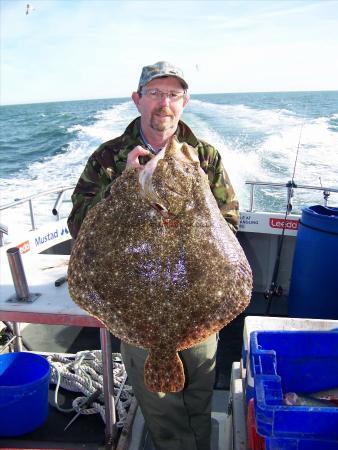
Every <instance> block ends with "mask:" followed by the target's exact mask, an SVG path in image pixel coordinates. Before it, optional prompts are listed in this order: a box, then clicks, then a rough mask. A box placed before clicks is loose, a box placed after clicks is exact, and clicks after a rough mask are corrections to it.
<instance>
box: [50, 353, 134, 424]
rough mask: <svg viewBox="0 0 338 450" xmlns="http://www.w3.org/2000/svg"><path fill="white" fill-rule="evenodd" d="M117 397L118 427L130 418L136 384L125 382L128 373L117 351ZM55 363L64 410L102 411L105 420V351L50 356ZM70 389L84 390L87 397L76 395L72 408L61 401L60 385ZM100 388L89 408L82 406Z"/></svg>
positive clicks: (53, 369)
mask: <svg viewBox="0 0 338 450" xmlns="http://www.w3.org/2000/svg"><path fill="white" fill-rule="evenodd" d="M112 358H113V373H114V398H115V407H116V414H117V419H118V420H117V422H116V426H117V427H118V428H122V427H123V425H124V422H125V420H126V418H127V414H128V409H129V406H130V404H131V401H132V399H133V394H132V387H131V386H129V385H127V384H125V382H126V379H127V373H126V370H125V367H124V364H123V362H122V358H121V354H120V353H113V354H112ZM47 360H48V362H49V363H50V366H51V378H50V383H51V384H55V385H56V388H55V397H54V401H55V405H54V406H55V407H56V408H57V409H58V410H59V411H61V412H79V411H81V414H85V415H89V414H97V413H99V414H100V415H101V417H102V420H103V421H104V422H105V408H104V403H103V402H104V401H103V375H102V374H103V366H102V355H101V350H91V351H89V350H85V351H82V352H78V353H76V355H75V357H74V356H72V357H65V356H62V355H59V354H57V353H55V354H52V355H50V356H48V357H47ZM60 386H61V387H62V388H64V389H66V390H68V391H72V392H80V393H82V394H84V395H83V396H82V395H81V396H79V397H76V398H75V399H74V400H73V402H72V407H71V408H62V407H61V406H59V403H58V392H59V387H60ZM98 389H100V390H101V394H100V396H99V398H98V401H94V402H93V403H92V404H91V405H90V406H91V407H89V408H84V409H82V408H81V405H83V403H84V402H85V400H86V399H87V398H88V397H89V396H90V395H92V394H93V393H94V392H95V391H97V390H98Z"/></svg>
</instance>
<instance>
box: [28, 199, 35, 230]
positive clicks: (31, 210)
mask: <svg viewBox="0 0 338 450" xmlns="http://www.w3.org/2000/svg"><path fill="white" fill-rule="evenodd" d="M28 204H29V212H30V215H31V224H32V230H36V226H35V217H34V211H33V202H32V199H31V198H30V199H29V200H28Z"/></svg>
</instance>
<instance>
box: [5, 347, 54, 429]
mask: <svg viewBox="0 0 338 450" xmlns="http://www.w3.org/2000/svg"><path fill="white" fill-rule="evenodd" d="M49 375H50V366H49V363H48V361H46V360H45V359H44V358H43V357H42V356H39V355H36V354H34V353H24V352H19V353H6V354H4V355H0V436H19V435H21V434H24V433H29V432H30V431H33V430H35V429H36V428H38V427H39V426H40V425H42V424H43V423H44V422H45V420H46V419H47V415H48V385H49Z"/></svg>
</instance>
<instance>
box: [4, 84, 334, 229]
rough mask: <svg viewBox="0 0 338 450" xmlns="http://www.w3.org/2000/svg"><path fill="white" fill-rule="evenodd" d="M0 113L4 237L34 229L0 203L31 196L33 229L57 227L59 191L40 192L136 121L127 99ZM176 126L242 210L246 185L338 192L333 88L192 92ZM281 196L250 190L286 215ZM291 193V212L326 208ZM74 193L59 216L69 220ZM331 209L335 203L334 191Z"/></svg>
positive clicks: (70, 177) (68, 181)
mask: <svg viewBox="0 0 338 450" xmlns="http://www.w3.org/2000/svg"><path fill="white" fill-rule="evenodd" d="M0 112H1V129H2V131H1V136H0V160H1V169H0V214H1V219H0V223H2V224H4V225H6V226H7V227H8V228H9V231H10V234H13V233H17V232H18V231H21V230H24V229H29V228H30V227H31V225H30V210H29V204H28V203H27V202H26V203H24V204H21V205H20V206H17V207H16V208H11V209H2V208H3V207H4V206H7V205H10V204H13V203H17V202H18V200H20V199H24V198H26V197H29V196H32V195H34V196H35V198H34V199H33V201H32V205H33V209H34V213H35V220H36V226H40V225H42V224H44V223H46V222H48V221H51V220H56V217H55V216H53V215H52V209H53V206H54V203H55V201H56V194H55V193H52V194H50V195H49V196H47V197H40V196H38V194H39V193H41V192H43V191H46V190H54V189H56V188H58V187H60V186H63V187H72V186H73V185H75V184H76V182H77V180H78V178H79V176H80V174H81V172H82V170H83V168H84V166H85V164H86V161H87V159H88V157H89V156H90V155H91V154H92V152H94V150H95V149H96V148H97V147H98V146H99V145H100V144H101V143H102V142H104V141H107V140H109V139H112V138H114V137H116V136H119V135H120V134H121V133H122V132H123V131H124V129H125V128H126V126H127V125H128V124H129V123H130V122H131V121H132V120H133V119H134V118H135V117H136V116H137V115H138V112H137V110H136V108H135V106H134V104H133V102H132V101H131V100H130V99H129V98H112V99H103V100H81V101H64V102H53V103H35V104H24V105H8V106H1V108H0ZM182 119H183V120H184V121H185V122H186V123H187V124H188V125H189V126H190V128H191V129H192V130H193V131H194V133H195V134H196V135H197V136H198V137H199V138H201V139H204V140H206V141H208V142H209V143H210V144H212V145H214V146H215V147H216V148H217V149H218V151H219V152H220V154H221V157H222V160H223V164H224V167H225V169H226V171H227V172H228V174H229V176H230V179H231V182H232V184H233V186H234V188H235V191H236V193H237V196H238V198H239V201H240V209H241V210H242V211H247V210H248V208H249V205H250V186H249V185H248V184H246V182H247V181H263V182H270V183H282V184H287V183H288V182H289V181H294V183H296V185H300V186H303V185H307V186H312V187H328V188H334V189H338V91H320V92H276V93H241V94H239V93H231V94H229V93H223V94H203V95H202V94H200V95H192V96H191V99H190V101H189V103H188V105H187V107H186V109H185V110H184V113H183V117H182ZM286 191H287V190H286V188H285V187H282V188H271V187H267V186H261V187H257V188H255V198H254V205H253V207H254V209H255V210H259V211H275V212H276V211H280V212H284V211H285V209H286V203H287V195H286ZM294 191H295V192H294V198H293V212H294V213H300V212H301V210H302V208H304V207H306V206H311V205H314V204H322V203H323V194H322V192H321V191H320V190H318V191H317V190H307V189H303V188H297V189H295V190H294ZM71 192H72V189H69V190H68V191H67V192H66V194H65V200H66V201H65V203H64V204H63V205H62V208H61V210H60V216H61V217H66V216H67V215H68V214H69V211H70V208H71V202H70V194H71ZM328 202H329V205H331V206H338V194H336V193H331V194H330V196H329V199H328ZM1 209H2V210H1Z"/></svg>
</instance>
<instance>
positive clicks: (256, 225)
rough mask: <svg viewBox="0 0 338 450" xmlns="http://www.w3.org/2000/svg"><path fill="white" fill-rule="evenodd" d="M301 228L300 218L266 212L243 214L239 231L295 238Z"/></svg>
mask: <svg viewBox="0 0 338 450" xmlns="http://www.w3.org/2000/svg"><path fill="white" fill-rule="evenodd" d="M298 227H299V216H296V215H289V216H288V218H287V219H285V214H277V213H276V214H275V213H265V212H259V213H257V212H253V213H251V212H250V213H248V212H243V213H241V217H240V225H239V231H243V232H249V233H266V234H281V233H282V232H283V229H284V230H285V231H284V233H285V234H286V235H289V236H295V235H296V234H297V230H298Z"/></svg>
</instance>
